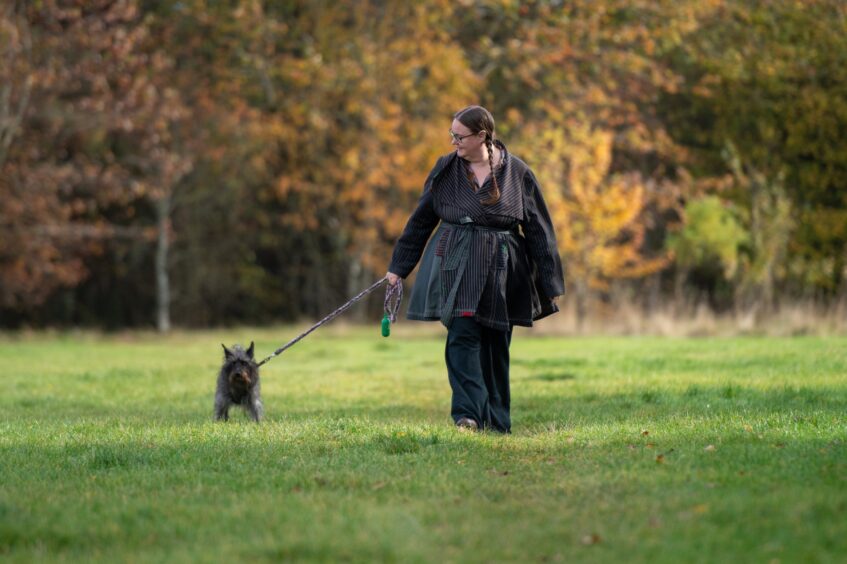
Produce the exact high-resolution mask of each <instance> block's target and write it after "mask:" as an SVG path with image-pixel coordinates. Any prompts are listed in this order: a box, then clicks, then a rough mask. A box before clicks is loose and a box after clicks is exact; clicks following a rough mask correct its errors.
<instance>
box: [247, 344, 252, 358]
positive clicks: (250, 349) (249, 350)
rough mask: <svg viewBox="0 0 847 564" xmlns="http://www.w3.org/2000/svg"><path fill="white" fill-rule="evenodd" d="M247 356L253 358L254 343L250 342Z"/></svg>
mask: <svg viewBox="0 0 847 564" xmlns="http://www.w3.org/2000/svg"><path fill="white" fill-rule="evenodd" d="M247 356H248V357H250V358H253V341H250V347H249V348H248V349H247Z"/></svg>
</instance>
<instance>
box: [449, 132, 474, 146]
mask: <svg viewBox="0 0 847 564" xmlns="http://www.w3.org/2000/svg"><path fill="white" fill-rule="evenodd" d="M474 135H476V133H468V134H467V135H459V134H458V133H454V132H453V130H450V139H452V140H453V141H455V142H456V143H461V142H462V139H464V138H465V137H473V136H474Z"/></svg>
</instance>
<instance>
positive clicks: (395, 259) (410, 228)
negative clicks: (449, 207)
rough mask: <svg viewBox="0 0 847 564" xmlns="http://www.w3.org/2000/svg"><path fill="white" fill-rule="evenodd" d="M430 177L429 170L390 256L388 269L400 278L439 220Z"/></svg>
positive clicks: (411, 267)
mask: <svg viewBox="0 0 847 564" xmlns="http://www.w3.org/2000/svg"><path fill="white" fill-rule="evenodd" d="M434 170H435V169H433V171H434ZM432 177H433V172H430V173H429V176H428V177H427V179H426V182H425V185H424V192H423V195H421V198H420V200H418V206H417V208H415V211H414V212H412V215H411V216H410V217H409V221H407V222H406V227H405V228H404V229H403V234H402V235H400V238H399V239H397V243H396V244H395V245H394V253H393V254H392V256H391V264H390V265H389V266H388V271H389V272H393V273H394V274H396V275H397V276H399V277H400V278H406V277H407V276H408V275H409V274H410V273H411V272H412V270H414V269H415V266H417V264H418V261H419V260H420V259H421V255H422V254H423V250H424V247H425V246H426V242H427V240H429V236H430V235H431V234H432V230H433V229H435V226H436V225H438V222H439V221H440V218H439V217H438V215H436V213H435V207H434V204H433V197H432V190H431V186H432Z"/></svg>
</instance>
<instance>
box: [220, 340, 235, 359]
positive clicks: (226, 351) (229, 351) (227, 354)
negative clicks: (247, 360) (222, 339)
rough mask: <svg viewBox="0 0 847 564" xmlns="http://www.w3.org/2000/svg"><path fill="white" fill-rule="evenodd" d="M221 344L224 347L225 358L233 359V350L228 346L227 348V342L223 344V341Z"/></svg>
mask: <svg viewBox="0 0 847 564" xmlns="http://www.w3.org/2000/svg"><path fill="white" fill-rule="evenodd" d="M221 346H222V347H223V348H224V360H229V359H231V358H232V357H233V356H234V355H233V354H232V351H231V350H229V349H228V348H226V345H225V344H223V343H221Z"/></svg>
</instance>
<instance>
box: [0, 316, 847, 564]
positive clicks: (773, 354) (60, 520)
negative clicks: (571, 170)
mask: <svg viewBox="0 0 847 564" xmlns="http://www.w3.org/2000/svg"><path fill="white" fill-rule="evenodd" d="M401 325H403V324H401ZM409 325H410V324H406V326H407V327H408V326H409ZM297 332H298V331H297V330H296V329H295V328H290V327H288V328H278V329H276V330H274V331H270V330H267V329H265V330H255V331H254V330H245V329H240V330H233V331H229V332H202V333H178V334H175V335H173V336H171V337H167V338H162V337H158V336H154V335H149V334H121V335H114V336H97V335H92V334H86V333H83V334H71V335H64V334H44V335H42V334H35V335H14V334H12V335H8V334H7V335H5V336H3V337H0V366H2V371H3V376H2V383H3V391H2V394H0V414H2V415H0V449H2V453H0V557H2V559H3V560H4V561H8V562H24V561H26V562H30V561H33V560H47V561H63V560H67V561H83V560H84V561H161V560H168V561H210V562H211V561H215V562H217V561H222V560H226V559H237V560H242V561H277V560H308V561H339V560H340V561H361V562H365V561H398V562H399V561H402V562H407V561H413V562H414V561H431V562H437V561H452V562H481V561H568V562H571V561H589V562H591V561H602V562H631V561H639V562H651V563H652V562H745V563H746V562H765V563H767V562H844V561H845V560H847V338H844V337H831V338H818V337H814V338H812V337H798V338H786V339H775V338H771V339H767V338H752V337H748V338H727V339H661V338H599V337H598V338H561V337H557V338H553V337H532V336H530V334H529V333H528V332H527V331H525V330H520V329H519V330H516V332H515V337H514V341H513V346H512V396H513V406H512V415H513V431H514V432H513V434H512V435H511V436H499V435H493V434H466V433H460V432H458V431H456V430H455V429H454V428H453V427H452V425H451V421H450V419H449V404H450V391H449V386H448V384H447V377H446V371H445V369H444V361H443V336H442V335H441V334H439V333H428V334H416V333H414V332H411V331H408V330H404V329H403V328H402V327H401V332H400V334H399V335H394V336H392V337H391V338H389V339H383V338H382V337H379V336H378V327H376V326H375V325H374V327H368V328H367V329H345V328H342V327H329V328H325V329H321V330H320V331H318V332H316V333H315V334H313V335H311V336H309V337H308V338H307V339H306V340H304V341H302V342H301V343H299V344H298V345H297V346H295V347H294V348H292V349H290V350H289V351H287V352H286V353H284V354H283V355H282V356H280V357H279V358H277V359H275V360H273V361H272V362H271V363H270V364H268V365H267V366H266V367H265V368H263V371H262V378H263V381H262V384H263V397H264V402H265V410H266V421H265V422H263V423H262V424H261V425H258V426H257V425H255V424H251V423H250V422H248V421H247V419H246V418H245V417H244V416H243V414H242V413H241V412H240V411H239V412H236V413H234V415H235V417H234V418H233V420H232V421H230V422H229V423H226V424H217V423H213V422H212V421H211V410H212V399H213V393H214V384H215V376H216V372H217V370H218V368H219V363H220V361H221V358H222V351H221V348H220V343H221V342H224V343H226V344H228V345H229V344H232V343H234V342H249V341H250V340H251V338H255V340H256V347H257V356H260V357H263V356H265V355H267V354H269V353H270V352H271V351H272V350H273V349H274V348H276V347H277V346H279V345H280V344H282V343H284V342H286V341H287V340H288V339H290V338H291V337H293V336H295V335H296V334H297Z"/></svg>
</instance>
